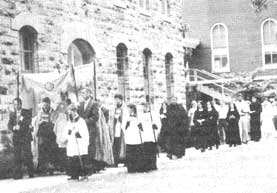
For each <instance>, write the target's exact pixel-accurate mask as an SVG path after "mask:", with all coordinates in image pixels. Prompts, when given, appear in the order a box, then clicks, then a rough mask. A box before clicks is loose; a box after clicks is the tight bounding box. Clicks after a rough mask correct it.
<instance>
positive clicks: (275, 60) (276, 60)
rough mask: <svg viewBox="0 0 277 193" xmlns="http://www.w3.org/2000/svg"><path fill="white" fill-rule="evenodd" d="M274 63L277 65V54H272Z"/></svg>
mask: <svg viewBox="0 0 277 193" xmlns="http://www.w3.org/2000/svg"><path fill="white" fill-rule="evenodd" d="M272 63H273V64H277V52H273V53H272Z"/></svg>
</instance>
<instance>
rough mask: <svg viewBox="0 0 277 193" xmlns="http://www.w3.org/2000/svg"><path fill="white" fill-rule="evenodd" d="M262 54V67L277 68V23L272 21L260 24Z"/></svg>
mask: <svg viewBox="0 0 277 193" xmlns="http://www.w3.org/2000/svg"><path fill="white" fill-rule="evenodd" d="M262 52H263V64H264V67H273V66H274V65H276V66H275V67H277V21H276V20H274V19H267V20H265V21H264V22H263V23H262Z"/></svg>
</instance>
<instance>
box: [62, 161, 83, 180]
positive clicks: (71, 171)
mask: <svg viewBox="0 0 277 193" xmlns="http://www.w3.org/2000/svg"><path fill="white" fill-rule="evenodd" d="M80 158H81V159H82V162H83V158H84V157H83V156H81V157H80ZM80 158H79V156H73V157H68V171H67V174H68V175H69V176H70V177H71V178H72V179H76V180H77V179H78V178H79V176H85V175H86V171H85V169H84V168H82V166H81V161H80Z"/></svg>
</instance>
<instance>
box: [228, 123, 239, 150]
mask: <svg viewBox="0 0 277 193" xmlns="http://www.w3.org/2000/svg"><path fill="white" fill-rule="evenodd" d="M226 143H227V144H229V145H240V144H241V139H240V133H239V126H238V123H237V122H235V123H234V122H229V124H228V129H227V132H226Z"/></svg>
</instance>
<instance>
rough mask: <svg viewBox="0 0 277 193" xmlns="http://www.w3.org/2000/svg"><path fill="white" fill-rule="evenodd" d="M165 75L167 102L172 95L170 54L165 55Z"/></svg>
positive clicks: (171, 59)
mask: <svg viewBox="0 0 277 193" xmlns="http://www.w3.org/2000/svg"><path fill="white" fill-rule="evenodd" d="M165 75H166V91H167V99H168V100H169V99H170V98H171V97H172V96H173V95H174V77H173V56H172V54H171V53H167V54H166V55H165Z"/></svg>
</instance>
